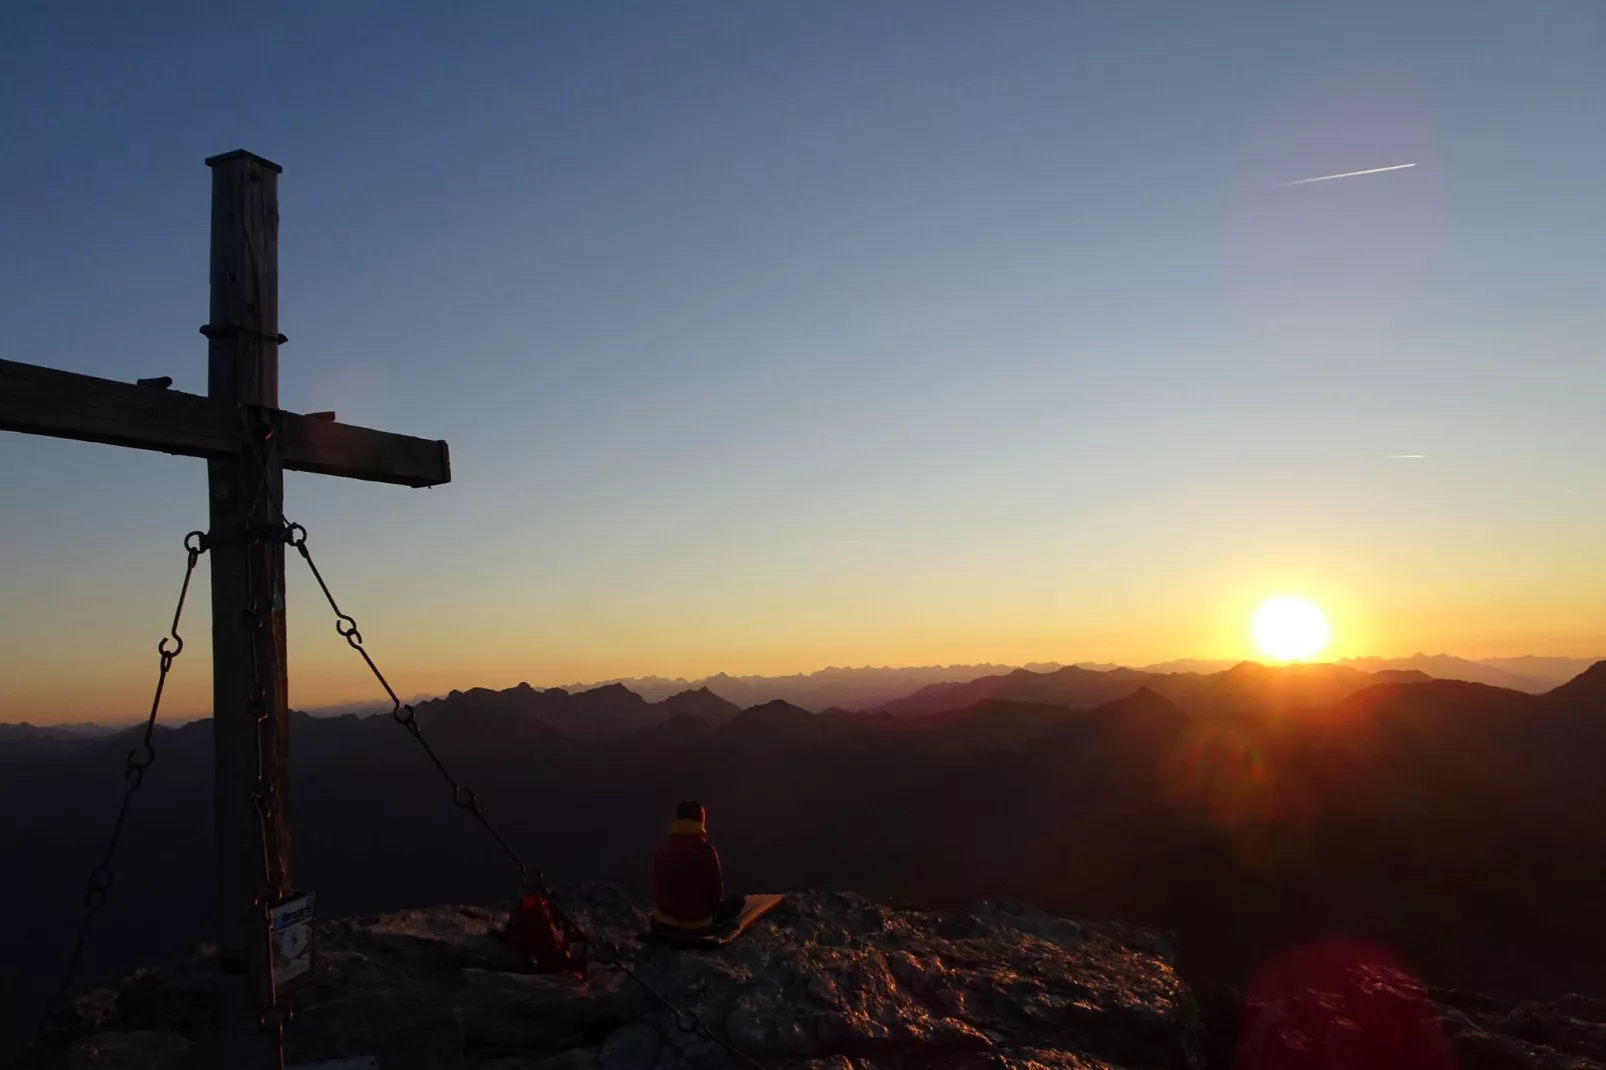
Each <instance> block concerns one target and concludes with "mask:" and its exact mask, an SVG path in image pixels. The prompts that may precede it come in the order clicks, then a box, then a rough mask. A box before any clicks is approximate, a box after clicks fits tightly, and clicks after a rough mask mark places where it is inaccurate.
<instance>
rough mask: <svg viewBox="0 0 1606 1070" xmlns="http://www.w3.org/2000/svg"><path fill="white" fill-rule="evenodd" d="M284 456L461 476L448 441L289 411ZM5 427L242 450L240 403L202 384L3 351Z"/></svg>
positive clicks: (427, 479) (410, 483) (361, 474)
mask: <svg viewBox="0 0 1606 1070" xmlns="http://www.w3.org/2000/svg"><path fill="white" fill-rule="evenodd" d="M280 420H281V431H280V435H281V441H280V450H281V456H282V457H283V458H284V466H285V468H287V469H290V470H291V471H295V472H317V473H319V474H321V475H331V476H344V477H346V478H348V479H366V480H369V481H371V482H376V483H397V484H400V485H402V486H406V487H434V486H439V485H440V484H442V483H449V482H451V479H452V467H451V460H450V457H449V455H448V453H447V449H446V443H444V442H439V441H436V440H433V439H425V438H413V437H412V436H410V435H397V434H392V433H391V432H389V431H375V430H372V429H371V428H367V427H355V426H353V425H351V424H340V423H335V422H333V421H330V420H324V419H318V418H314V417H310V416H302V415H300V414H298V413H293V412H283V413H281V414H280ZM0 431H21V432H24V433H26V434H32V435H50V436H53V437H55V438H71V439H77V440H78V441H80V442H102V443H106V444H107V445H112V446H129V447H132V448H134V449H142V450H158V451H160V452H162V453H173V454H179V455H181V456H185V457H206V458H226V457H233V456H235V455H237V454H239V453H240V452H241V450H242V449H244V448H245V446H244V437H245V423H244V421H242V420H241V418H240V412H239V410H238V409H236V408H235V407H233V406H230V405H224V404H222V403H220V402H217V401H214V400H212V399H211V398H208V397H203V396H201V395H199V394H186V393H184V392H183V391H180V390H164V389H161V388H159V387H156V386H138V385H135V384H133V383H120V382H117V381H116V380H113V379H100V378H97V377H95V376H93V375H79V374H78V373H76V372H64V371H58V370H57V369H55V368H41V367H38V366H37V365H33V364H20V363H18V362H16V361H10V360H0Z"/></svg>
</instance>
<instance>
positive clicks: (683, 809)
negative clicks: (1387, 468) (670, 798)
mask: <svg viewBox="0 0 1606 1070" xmlns="http://www.w3.org/2000/svg"><path fill="white" fill-rule="evenodd" d="M675 819H676V820H677V821H695V822H697V823H698V824H699V825H702V824H705V823H707V821H708V811H706V810H704V809H703V804H702V803H700V802H698V801H697V800H696V799H682V800H681V802H680V805H679V806H677V807H675Z"/></svg>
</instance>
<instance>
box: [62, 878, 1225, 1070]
mask: <svg viewBox="0 0 1606 1070" xmlns="http://www.w3.org/2000/svg"><path fill="white" fill-rule="evenodd" d="M560 898H561V899H562V900H563V905H564V906H565V908H566V909H567V910H569V911H570V912H571V913H572V914H573V916H574V917H575V918H576V919H577V920H578V921H579V922H580V923H581V924H582V925H583V926H584V927H585V928H586V929H587V930H588V931H590V933H591V934H592V936H593V939H594V940H596V942H597V943H598V944H599V945H601V946H603V947H609V946H612V947H617V948H619V949H621V950H623V951H624V952H625V953H626V955H627V956H628V957H629V960H630V961H631V962H632V964H633V967H634V969H635V972H636V974H637V976H639V977H640V979H641V980H642V981H643V982H645V983H646V985H648V986H650V987H651V988H652V989H653V990H654V991H656V992H657V993H659V994H661V995H662V996H663V997H664V999H665V1000H667V1001H668V1002H669V1003H670V1004H673V1005H674V1006H675V1007H677V1008H680V1009H681V1011H682V1012H683V1013H682V1014H681V1015H680V1016H679V1017H678V1018H677V1015H676V1014H674V1013H672V1012H671V1011H670V1010H669V1009H667V1007H666V1006H665V1004H664V1003H663V1002H661V1001H659V1000H658V999H656V998H655V997H654V996H652V995H650V994H649V993H648V992H647V991H646V990H644V989H643V988H642V987H640V986H638V985H637V984H635V983H633V982H632V981H631V980H629V979H628V978H627V977H625V976H624V974H623V973H621V972H620V971H619V970H616V969H611V968H607V967H601V966H596V965H593V967H592V970H591V978H590V980H589V981H588V982H586V983H583V984H582V983H579V982H576V981H574V980H572V979H566V978H561V977H548V976H536V975H532V974H529V973H526V972H523V971H524V966H523V963H522V962H521V961H520V959H519V957H518V956H517V955H516V954H514V953H513V952H512V951H511V950H510V949H508V948H507V947H506V946H504V945H503V944H502V943H501V942H500V941H498V940H496V939H495V938H494V937H493V936H492V935H491V932H492V931H493V930H494V929H495V928H497V927H498V926H499V925H500V924H501V923H502V921H503V920H504V918H505V915H504V914H503V913H502V912H499V911H495V910H488V909H483V908H478V907H436V908H432V909H428V910H413V911H403V912H399V913H393V914H387V915H384V916H381V917H378V918H372V919H364V920H337V921H331V922H325V923H323V924H322V925H321V927H320V935H319V940H320V954H321V958H320V969H319V975H318V978H317V980H316V982H315V983H314V984H313V985H312V986H311V987H310V988H309V989H307V990H305V991H304V992H303V993H302V994H301V995H300V996H299V997H298V1010H297V1012H296V1015H295V1017H294V1019H293V1021H292V1022H291V1024H290V1026H289V1028H288V1029H287V1031H286V1057H287V1062H288V1063H289V1064H292V1065H294V1064H301V1063H316V1062H319V1061H323V1060H335V1059H342V1058H352V1057H357V1056H373V1057H375V1058H376V1059H377V1061H378V1066H379V1067H380V1068H381V1070H434V1068H470V1067H472V1068H484V1070H682V1068H686V1070H691V1068H696V1067H705V1066H706V1067H718V1068H722V1070H728V1068H733V1067H739V1066H741V1065H743V1064H742V1063H740V1062H739V1061H738V1060H737V1058H736V1056H734V1055H732V1054H730V1052H728V1051H727V1050H726V1049H725V1048H724V1047H722V1046H721V1044H720V1043H719V1041H720V1040H723V1041H726V1042H728V1043H729V1044H730V1045H732V1046H733V1047H734V1048H736V1049H738V1050H739V1051H740V1052H741V1053H742V1054H743V1055H745V1056H748V1057H750V1058H751V1059H753V1060H755V1061H757V1062H758V1063H760V1064H762V1065H763V1066H765V1067H795V1068H800V1070H801V1068H803V1067H808V1068H810V1070H854V1068H868V1067H883V1066H886V1067H891V1066H898V1067H902V1066H921V1067H932V1068H953V1070H962V1068H968V1067H1043V1068H1054V1067H1064V1068H1067V1070H1070V1068H1078V1070H1080V1068H1096V1067H1123V1068H1131V1070H1151V1068H1152V1070H1202V1068H1203V1065H1204V1063H1203V1049H1202V1040H1203V1027H1202V1023H1201V1020H1200V1018H1199V1014H1198V1011H1197V1008H1196V1007H1195V1005H1194V1001H1193V998H1192V996H1191V995H1190V994H1189V992H1188V989H1187V988H1186V986H1185V985H1184V984H1183V983H1182V982H1181V980H1180V979H1179V978H1178V976H1177V974H1176V971H1175V969H1174V966H1173V964H1172V961H1171V952H1170V948H1169V946H1168V942H1167V940H1166V939H1165V938H1164V937H1161V936H1158V935H1156V934H1153V933H1149V932H1145V931H1141V930H1135V929H1129V928H1125V927H1121V926H1116V925H1095V924H1083V923H1078V922H1074V921H1070V920H1067V919H1064V918H1058V917H1053V916H1050V915H1047V914H1044V913H1041V912H1039V911H1037V910H1034V909H1031V908H1027V907H1013V906H1004V905H987V906H984V907H981V908H978V909H977V910H975V911H973V912H969V913H937V912H927V911H918V910H907V909H896V908H893V907H888V906H883V905H878V904H875V903H871V902H869V901H868V900H865V899H863V898H861V897H859V896H856V895H851V894H828V893H817V892H805V893H799V894H796V895H792V896H789V897H788V900H787V902H786V904H785V905H783V906H782V907H781V908H780V909H779V910H778V911H776V912H775V913H774V914H773V915H771V916H770V917H769V918H766V919H764V920H763V921H761V922H759V923H758V924H757V925H756V926H755V927H754V929H753V930H751V931H750V932H749V933H748V934H747V935H746V936H744V937H743V938H742V939H741V940H739V941H737V942H736V943H734V944H732V945H731V946H729V947H726V948H723V949H720V950H718V951H712V952H710V951H678V950H671V949H667V948H662V947H650V948H648V947H642V946H640V945H639V944H637V943H636V942H635V941H634V936H635V934H636V933H638V932H640V931H641V929H642V928H643V927H644V925H645V921H646V914H645V911H644V909H643V904H642V903H641V902H640V901H638V900H637V899H635V898H634V897H632V896H631V895H630V894H629V893H627V892H625V891H623V890H621V889H618V888H612V887H609V888H594V889H584V890H580V891H577V892H574V893H572V894H568V895H565V896H562V897H560ZM210 958H211V956H210V955H209V954H208V953H207V952H206V951H205V950H204V949H203V951H202V952H199V953H197V955H195V956H193V957H192V958H190V959H189V960H186V961H185V962H183V963H181V964H179V965H178V966H176V967H173V968H169V969H162V970H146V971H141V972H140V973H138V974H136V975H135V976H133V977H132V978H130V979H129V981H128V982H127V983H126V984H125V985H124V986H123V987H122V988H121V989H118V990H116V991H102V992H96V993H91V994H90V995H88V996H86V997H84V998H83V999H81V1000H79V1001H78V1004H77V1007H76V1012H75V1013H76V1020H75V1021H74V1022H73V1023H72V1024H71V1025H70V1027H69V1028H67V1029H66V1030H65V1032H64V1035H62V1036H61V1037H59V1038H58V1043H57V1044H56V1045H55V1047H54V1050H53V1051H51V1052H49V1053H44V1052H40V1053H37V1055H38V1058H37V1060H36V1065H39V1066H48V1067H63V1068H67V1067H70V1068H73V1070H80V1068H88V1067H113V1066H115V1067H119V1068H121V1070H158V1068H160V1070H188V1068H190V1067H199V1066H203V1065H205V1064H206V1063H207V1062H208V1060H207V1059H205V1058H204V1057H203V1056H202V1055H201V1054H200V1051H201V1049H200V1048H199V1047H197V1046H196V1045H195V1039H196V1038H197V1037H199V1036H202V1035H203V1034H204V1032H205V1029H206V1027H207V1024H208V1021H209V1014H210V1002H211V997H210V984H211V982H210V971H211V961H210ZM697 1023H702V1024H703V1025H704V1026H706V1027H707V1028H706V1031H705V1030H700V1029H698V1028H697Z"/></svg>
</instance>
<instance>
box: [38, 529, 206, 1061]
mask: <svg viewBox="0 0 1606 1070" xmlns="http://www.w3.org/2000/svg"><path fill="white" fill-rule="evenodd" d="M184 550H185V553H186V555H187V560H186V562H185V566H184V582H183V583H182V584H180V586H179V589H178V605H177V606H176V607H174V609H173V623H172V624H171V625H169V626H168V629H167V634H166V635H164V636H162V638H161V639H160V640H159V641H158V642H157V644H156V653H157V655H158V656H159V657H160V659H161V662H160V669H159V671H158V673H157V676H156V694H155V695H154V696H153V697H152V698H151V712H150V716H148V717H147V718H146V719H145V732H144V734H143V735H142V736H141V738H140V741H139V749H138V750H130V751H129V752H128V755H127V756H126V757H125V758H124V759H123V763H124V764H123V778H124V779H125V780H127V781H128V785H127V787H125V788H124V789H123V801H122V804H121V805H120V806H118V808H117V820H116V822H115V823H114V824H113V825H112V834H111V838H110V840H109V841H108V842H107V844H106V853H105V854H104V855H103V856H101V860H100V862H99V863H97V864H96V866H95V868H94V869H92V870H90V871H89V882H88V887H87V888H86V889H85V890H84V916H83V920H82V921H80V922H79V924H78V936H77V939H75V940H74V941H73V947H72V954H71V955H69V956H68V957H67V968H66V969H65V970H64V971H63V972H62V978H61V984H60V985H59V986H58V987H57V989H56V993H55V995H54V996H52V997H51V1000H50V1003H49V1005H48V1006H47V1007H46V1010H45V1023H44V1025H41V1027H40V1032H43V1031H44V1027H45V1025H48V1024H49V1021H50V1019H51V1018H52V1017H54V1016H56V1015H58V1014H59V1013H61V1012H62V1011H63V1010H64V1009H65V1007H66V1002H67V995H68V993H69V992H70V991H71V990H72V983H73V980H74V979H75V978H76V977H77V974H78V963H79V960H80V959H81V958H82V957H83V952H84V942H85V940H86V939H87V938H88V936H89V929H90V926H91V925H93V924H94V921H95V915H97V914H99V913H100V908H101V907H103V906H105V905H106V898H107V896H108V895H110V894H111V889H112V884H113V883H114V881H115V880H116V874H115V873H114V872H113V871H112V861H113V859H114V858H115V857H116V855H117V845H118V843H119V842H120V841H121V840H122V838H123V828H124V826H125V825H126V824H127V822H128V812H129V808H130V806H131V805H132V804H133V802H134V793H135V792H137V791H138V790H139V789H140V785H142V784H144V783H145V771H146V770H147V769H149V768H150V767H151V766H152V765H154V764H156V748H155V747H154V746H153V745H152V736H153V734H154V733H155V731H156V717H157V714H158V713H159V712H160V711H161V708H162V692H163V690H164V689H165V688H166V686H167V674H168V673H169V672H171V671H172V669H173V662H174V661H176V660H178V656H179V655H180V654H181V653H183V652H184V637H183V636H181V635H180V634H179V632H178V626H179V621H180V620H181V619H182V618H183V616H184V602H185V600H186V599H187V598H188V597H189V593H190V580H191V579H192V578H193V577H194V576H195V565H196V562H197V561H199V560H200V558H201V555H202V554H204V553H205V552H206V550H207V542H206V535H205V534H204V533H202V532H199V531H192V532H190V533H189V534H188V535H186V536H184ZM169 639H171V640H172V643H173V645H172V648H171V649H169V648H168V640H169Z"/></svg>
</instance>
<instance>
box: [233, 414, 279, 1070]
mask: <svg viewBox="0 0 1606 1070" xmlns="http://www.w3.org/2000/svg"><path fill="white" fill-rule="evenodd" d="M256 420H257V423H256V425H255V426H254V427H253V426H251V424H250V418H249V417H247V427H246V441H247V442H248V443H249V444H250V446H251V453H252V456H253V457H254V458H255V460H256V462H257V471H258V481H257V489H256V495H255V499H254V501H253V502H252V503H251V506H250V508H249V509H248V510H247V511H246V516H245V522H246V531H245V534H246V540H245V543H246V552H247V553H252V552H257V551H258V549H259V548H261V549H262V550H263V551H265V552H268V553H272V552H273V546H274V544H275V543H276V542H277V541H278V540H277V539H274V540H272V541H270V540H268V539H266V538H261V537H260V536H261V535H263V534H265V533H268V532H275V533H276V532H277V531H278V530H280V529H281V528H282V525H283V523H284V521H283V517H282V507H281V506H280V504H279V498H278V495H277V494H276V493H275V488H274V486H273V480H272V475H271V468H270V466H269V463H268V461H269V456H270V454H271V451H272V450H273V449H275V448H276V446H277V442H276V440H275V436H274V434H273V426H272V425H271V424H270V423H268V422H266V420H264V419H263V418H262V416H261V414H260V413H258V414H257V416H256ZM270 506H271V508H270ZM263 514H266V516H264V515H263ZM270 521H272V522H270ZM270 571H271V572H273V573H275V574H282V572H283V570H282V569H276V570H270ZM256 574H257V570H256V569H255V568H252V567H249V565H248V566H247V568H246V603H245V612H244V614H243V619H242V620H241V622H240V623H241V626H242V627H244V628H245V629H247V630H248V631H249V632H250V640H249V644H248V645H249V646H250V648H251V684H250V692H249V694H248V696H247V698H246V704H247V709H248V711H249V712H250V713H251V715H252V718H253V725H252V740H253V744H254V746H253V750H254V751H255V757H256V780H255V782H254V783H253V784H252V785H251V796H250V798H251V808H252V809H253V810H254V811H255V812H256V815H257V840H258V842H259V843H260V845H261V847H262V886H261V889H260V890H259V891H258V892H257V894H256V895H255V896H254V897H253V898H252V900H251V905H252V908H253V909H254V910H255V911H257V913H258V914H259V915H260V919H261V926H262V944H263V946H262V951H261V954H262V956H263V961H264V964H265V967H266V970H267V976H266V981H267V991H266V992H265V993H263V994H262V996H263V998H264V1000H265V1004H266V1005H265V1006H264V1008H263V1010H262V1013H261V1014H260V1015H259V1016H258V1018H257V1025H258V1027H259V1028H261V1029H263V1030H264V1031H268V1032H271V1033H272V1034H273V1041H274V1052H275V1057H274V1063H273V1065H274V1066H275V1067H276V1068H277V1070H284V1023H285V1021H286V1019H287V1018H288V1017H289V1014H288V1012H287V1011H286V1009H285V1008H284V1007H283V1006H282V1005H281V1004H280V1003H279V985H278V978H277V977H276V976H275V971H274V964H273V909H274V907H276V906H278V905H279V894H280V888H279V884H278V883H277V882H276V881H275V879H274V868H275V867H274V864H273V856H274V854H275V851H274V846H275V845H274V843H273V840H274V839H275V838H276V837H275V836H274V829H275V827H276V825H275V822H274V810H275V806H276V803H277V800H278V793H277V784H276V778H275V776H274V770H273V769H272V768H270V767H269V763H268V755H269V753H270V752H271V751H272V750H273V749H274V747H275V743H276V739H272V740H270V739H265V738H264V737H270V736H276V734H277V728H278V725H277V721H276V719H275V717H274V713H275V710H274V707H275V705H276V703H274V702H271V701H270V700H269V688H268V682H267V681H264V680H263V678H262V657H261V652H260V647H261V643H262V632H263V631H264V630H270V631H271V623H272V621H273V618H274V614H275V613H277V612H278V611H279V610H281V609H282V608H283V603H282V601H281V599H282V592H280V591H277V590H275V591H274V592H273V596H272V598H271V599H270V600H269V602H268V604H267V605H266V606H264V605H263V604H262V602H261V600H260V598H259V592H258V591H257V583H256ZM274 690H275V691H277V688H275V689H274ZM281 715H282V711H281Z"/></svg>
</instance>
